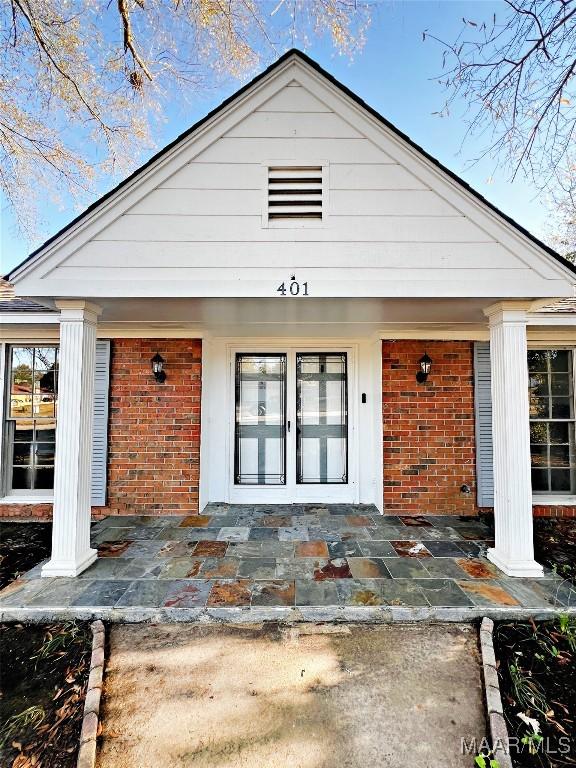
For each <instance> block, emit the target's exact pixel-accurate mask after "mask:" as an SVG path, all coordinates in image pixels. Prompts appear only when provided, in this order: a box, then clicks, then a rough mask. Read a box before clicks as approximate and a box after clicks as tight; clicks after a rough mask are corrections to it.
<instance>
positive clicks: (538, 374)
mask: <svg viewBox="0 0 576 768" xmlns="http://www.w3.org/2000/svg"><path fill="white" fill-rule="evenodd" d="M528 376H529V399H530V453H531V458H532V490H533V491H534V492H535V493H548V494H551V493H558V494H567V493H575V492H576V482H575V480H576V473H575V471H574V470H575V467H576V451H575V445H574V374H573V353H572V351H570V350H567V349H546V350H530V351H529V352H528Z"/></svg>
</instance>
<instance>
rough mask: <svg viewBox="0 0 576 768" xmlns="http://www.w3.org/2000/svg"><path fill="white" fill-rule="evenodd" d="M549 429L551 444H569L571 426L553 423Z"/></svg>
mask: <svg viewBox="0 0 576 768" xmlns="http://www.w3.org/2000/svg"><path fill="white" fill-rule="evenodd" d="M549 427H550V442H551V443H567V442H568V432H569V430H570V425H569V424H563V423H562V422H551V423H550V425H549Z"/></svg>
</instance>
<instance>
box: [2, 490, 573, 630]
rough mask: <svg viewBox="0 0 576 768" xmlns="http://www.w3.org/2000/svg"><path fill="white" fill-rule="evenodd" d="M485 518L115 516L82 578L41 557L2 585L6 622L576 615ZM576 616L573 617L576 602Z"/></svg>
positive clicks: (259, 510) (228, 509)
mask: <svg viewBox="0 0 576 768" xmlns="http://www.w3.org/2000/svg"><path fill="white" fill-rule="evenodd" d="M492 535H493V534H492V531H491V530H490V528H489V527H488V525H487V524H486V523H485V522H484V521H482V520H480V519H478V518H470V517H454V516H442V515H438V516H430V517H426V516H422V517H403V516H382V515H380V514H378V512H377V510H376V508H375V507H372V506H361V505H354V506H352V505H326V506H318V505H298V504H292V505H274V506H270V507H265V506H247V505H224V504H221V505H210V506H209V507H207V508H206V510H205V512H204V514H202V515H192V516H188V517H176V516H170V517H136V516H133V517H107V518H105V519H104V520H101V521H99V522H97V523H95V524H94V525H93V527H92V540H93V546H95V547H97V548H98V553H99V556H98V560H97V562H96V563H94V564H93V565H92V566H91V567H90V568H88V569H87V570H86V571H84V573H82V574H81V575H80V576H79V577H78V578H76V579H67V578H54V579H41V578H40V568H41V565H38V566H36V567H35V568H33V569H32V570H31V571H29V572H28V573H27V574H26V575H25V576H24V578H23V579H21V580H20V581H19V582H17V583H15V584H12V585H10V586H9V587H8V588H7V589H6V590H5V591H4V592H3V593H0V611H1V614H2V618H4V619H10V618H17V619H20V620H23V619H28V620H33V619H34V618H37V619H38V620H41V619H45V618H54V617H58V618H59V617H62V618H66V617H68V618H69V617H71V616H76V617H79V618H88V617H92V616H100V617H102V618H107V619H110V620H114V619H117V620H122V621H142V620H159V619H162V620H185V621H189V620H196V619H200V618H202V617H217V618H220V619H230V620H237V619H238V617H239V615H240V616H241V618H242V620H262V619H266V618H288V619H294V620H298V619H302V620H308V619H326V620H330V619H339V618H340V619H349V618H353V619H355V620H358V619H362V618H365V619H366V620H375V621H389V620H406V619H434V618H437V619H445V620H454V621H461V620H463V619H464V620H466V619H468V618H469V619H471V618H474V617H476V616H480V615H490V616H494V617H496V618H502V617H515V616H526V615H537V616H546V615H550V614H551V613H554V612H557V611H562V610H564V611H565V610H566V609H568V610H570V609H574V610H576V592H575V591H574V588H573V587H572V586H571V585H570V584H569V583H567V582H565V581H562V580H561V579H560V578H558V577H557V576H556V575H555V574H554V573H553V572H552V571H549V570H547V571H546V573H545V577H544V578H543V579H518V578H509V577H507V576H505V575H504V574H503V573H502V572H500V571H499V570H498V569H497V568H496V567H495V566H494V565H492V564H491V563H490V562H489V561H488V560H487V559H486V558H485V556H484V555H485V552H486V548H487V547H488V546H491V545H492V543H493V542H492V540H491V537H492ZM570 612H572V611H571V610H570Z"/></svg>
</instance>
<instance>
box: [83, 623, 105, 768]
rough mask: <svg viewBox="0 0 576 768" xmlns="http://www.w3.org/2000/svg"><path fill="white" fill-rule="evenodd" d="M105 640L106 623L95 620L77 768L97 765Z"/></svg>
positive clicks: (92, 767) (91, 767)
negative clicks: (97, 740)
mask: <svg viewBox="0 0 576 768" xmlns="http://www.w3.org/2000/svg"><path fill="white" fill-rule="evenodd" d="M104 641H105V630H104V624H103V623H102V622H101V621H99V620H98V621H93V622H92V657H91V659H90V675H89V677H88V688H87V689H86V699H85V701H84V716H83V718H82V730H81V731H80V750H79V752H78V761H77V763H76V768H94V766H95V765H96V737H97V735H98V717H99V714H100V698H101V696H102V678H103V676H104Z"/></svg>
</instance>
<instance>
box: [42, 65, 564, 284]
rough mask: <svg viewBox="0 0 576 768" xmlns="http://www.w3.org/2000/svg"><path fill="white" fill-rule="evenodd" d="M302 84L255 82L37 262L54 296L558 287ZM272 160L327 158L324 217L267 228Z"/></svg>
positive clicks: (422, 172)
mask: <svg viewBox="0 0 576 768" xmlns="http://www.w3.org/2000/svg"><path fill="white" fill-rule="evenodd" d="M303 80H304V81H306V78H305V77H303ZM308 85H309V86H310V87H303V86H301V85H298V83H297V82H296V81H295V80H294V79H292V80H290V81H287V82H286V83H285V84H284V85H283V86H282V87H276V88H271V89H270V91H271V92H270V93H269V94H268V95H267V92H266V89H264V91H263V92H262V93H261V94H259V96H258V98H255V100H254V105H253V107H251V108H249V106H247V105H246V104H245V105H244V106H243V110H244V111H243V117H242V118H241V119H240V118H239V119H238V120H236V121H235V122H234V121H233V120H228V122H226V121H224V122H223V127H222V129H221V131H220V134H219V135H218V134H217V135H216V136H215V137H214V139H213V140H208V139H207V138H203V139H202V141H201V142H200V144H199V145H198V147H199V149H198V150H197V151H194V146H195V145H194V141H191V143H190V147H189V150H190V151H187V152H183V153H182V155H181V156H182V160H181V162H180V163H178V164H176V163H175V164H174V165H173V166H170V173H164V174H163V175H162V178H161V179H159V180H158V182H157V183H156V184H155V185H154V184H147V193H146V194H145V195H143V196H141V197H140V199H138V200H137V201H135V202H134V204H132V205H131V206H127V207H125V209H124V212H123V213H122V215H118V216H117V217H116V218H115V219H114V217H109V221H108V223H106V225H102V226H101V227H100V229H99V230H98V228H96V227H95V228H94V230H93V231H92V232H91V237H90V239H89V240H88V242H86V243H85V244H83V245H80V246H79V247H77V248H70V249H69V252H68V253H66V256H65V257H61V258H60V259H59V260H58V261H59V263H56V264H55V263H54V262H53V261H52V262H51V263H50V264H49V265H48V267H47V269H46V271H45V278H48V280H47V281H46V282H48V281H49V282H53V281H55V282H56V283H57V286H58V290H54V291H52V292H55V293H58V294H61V295H67V294H68V295H71V294H72V293H73V291H74V290H77V291H78V292H82V291H86V289H87V286H88V287H90V288H91V291H90V295H92V296H95V297H97V296H98V295H116V296H119V295H142V296H146V295H163V294H166V295H169V296H170V295H171V296H174V295H176V296H177V295H182V296H195V295H197V296H235V295H236V296H251V295H252V296H263V295H264V296H266V295H269V296H275V295H276V293H275V291H276V288H277V285H278V282H279V281H282V280H284V279H289V276H290V273H291V272H292V271H293V270H296V269H298V270H299V279H300V280H301V281H303V280H308V281H309V283H310V295H313V296H401V295H407V296H409V295H414V296H422V295H428V293H429V291H428V289H427V288H426V285H427V283H429V284H430V289H429V290H430V291H431V292H433V294H434V295H437V296H441V295H446V296H467V295H477V296H496V295H502V296H524V295H538V294H539V293H541V291H542V290H543V289H544V288H545V289H546V290H548V291H549V292H550V293H546V292H545V293H544V295H562V293H560V292H558V293H556V292H557V291H558V290H559V287H560V286H562V282H561V279H560V278H559V275H558V272H557V270H556V269H555V267H554V265H552V264H550V263H546V261H544V260H540V261H538V260H537V259H536V258H535V257H534V255H533V254H531V255H528V256H527V257H526V258H524V254H523V253H522V250H521V249H520V248H517V247H516V242H515V241H514V242H513V241H512V239H511V238H510V237H508V239H505V238H503V239H502V240H499V239H498V238H497V237H495V234H494V229H493V228H491V227H490V226H486V220H485V218H482V216H478V217H477V216H475V215H471V213H470V212H471V207H470V202H469V201H465V200H464V199H462V200H461V199H460V197H459V196H458V195H455V194H454V189H453V188H450V189H448V188H447V187H446V186H445V185H444V186H443V183H440V182H438V183H437V182H436V181H434V179H435V178H436V177H435V176H433V175H431V174H430V168H429V167H426V161H425V160H421V161H419V162H420V164H421V165H418V163H415V162H414V157H413V156H411V159H410V161H409V162H408V161H407V160H406V155H405V152H404V154H402V152H401V151H399V149H398V146H399V140H397V139H394V140H391V137H390V136H389V135H388V134H386V136H385V139H384V140H383V141H381V142H378V141H376V140H375V136H374V124H373V123H370V122H368V121H365V120H364V118H361V117H360V115H359V113H358V112H351V111H350V109H346V108H345V107H344V103H343V102H342V101H337V100H335V99H334V97H333V93H331V92H330V90H329V88H327V87H325V86H323V85H322V86H321V85H319V84H318V83H315V85H314V87H312V86H311V85H310V84H309V83H308ZM324 91H325V92H324ZM340 98H341V97H340ZM400 143H401V142H400ZM382 147H385V148H386V151H385V150H384V149H382ZM403 151H404V150H403ZM283 162H285V163H287V164H291V163H292V164H299V165H307V164H309V165H319V164H322V165H323V167H324V168H325V189H324V198H323V220H322V221H307V222H299V221H296V222H284V221H275V222H272V226H268V225H267V224H268V223H267V221H266V218H265V201H266V177H267V173H266V168H267V165H268V164H272V165H279V164H281V163H283ZM152 178H153V177H152ZM39 277H41V276H39ZM41 281H42V280H41ZM539 284H541V286H542V287H539ZM29 290H30V294H29V295H34V294H35V292H36V291H37V286H36V284H31V285H29ZM552 292H554V293H552ZM80 295H82V294H80Z"/></svg>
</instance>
